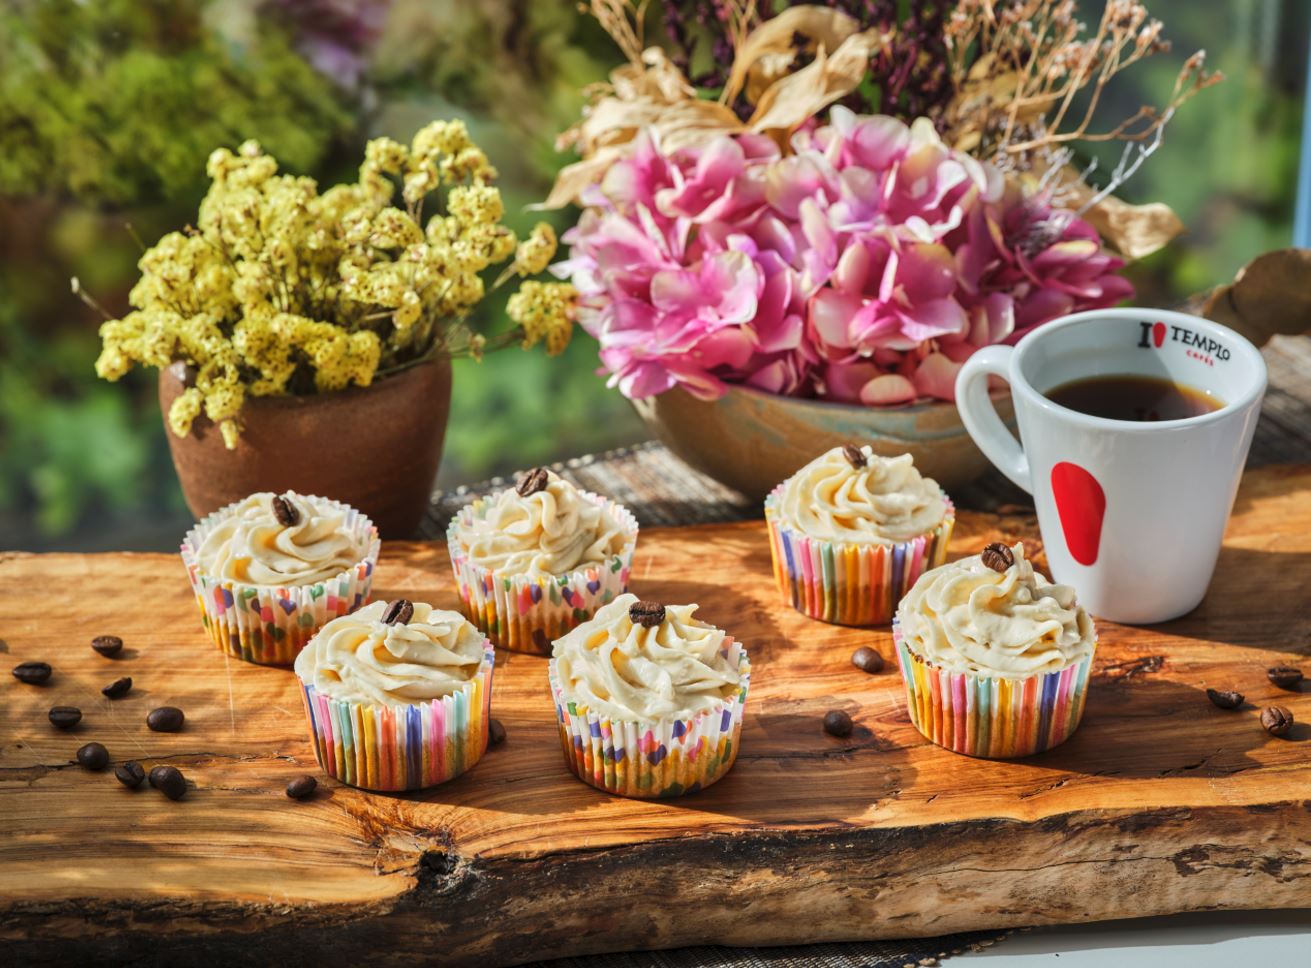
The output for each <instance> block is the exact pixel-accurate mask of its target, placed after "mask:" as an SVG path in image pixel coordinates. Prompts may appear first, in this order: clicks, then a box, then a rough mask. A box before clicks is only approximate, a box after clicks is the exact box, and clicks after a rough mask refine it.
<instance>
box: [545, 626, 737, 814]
mask: <svg viewBox="0 0 1311 968" xmlns="http://www.w3.org/2000/svg"><path fill="white" fill-rule="evenodd" d="M725 643H726V644H725V648H726V649H728V650H729V651H728V652H727V653H726V654H727V655H729V656H733V655H734V654H736V659H737V667H738V672H739V673H740V674H741V677H742V678H741V685H742V688H741V689H739V690H738V693H737V695H736V696H733V697H732V698H731V699H726V700H724V701H722V702H721V703H719V704H718V705H716V706H713V707H711V708H710V709H707V710H705V711H703V712H700V713H697V714H696V715H695V716H692V717H690V718H688V719H668V720H648V721H625V720H612V719H609V718H608V717H605V716H601V715H599V714H598V713H595V712H593V711H591V710H589V709H588V708H587V707H586V706H585V705H583V704H582V703H579V702H575V701H573V700H571V699H568V698H566V696H565V694H564V689H563V688H562V686H561V684H560V679H559V676H558V675H557V674H556V662H555V659H551V661H550V663H549V677H550V682H551V695H552V696H553V697H554V698H555V714H556V723H557V725H558V726H559V728H560V744H561V746H562V747H563V748H564V758H565V763H566V765H567V766H568V767H569V770H570V772H571V773H573V774H574V776H576V777H578V779H580V780H582V781H583V782H584V783H586V784H587V785H588V786H593V787H596V788H597V789H598V790H604V791H605V792H606V793H614V794H617V795H618V796H622V797H636V798H640V799H657V798H669V797H679V796H683V795H685V794H688V793H696V792H697V791H698V790H704V789H705V788H706V787H708V786H710V784H712V783H714V782H716V781H717V780H719V779H720V778H721V777H723V775H724V774H725V773H727V772H728V771H729V768H730V767H732V765H733V761H734V760H736V759H737V747H738V738H739V736H740V735H741V732H742V709H743V707H744V706H745V705H746V701H747V687H748V686H749V685H750V681H751V661H750V660H749V659H748V658H747V653H746V650H745V649H743V648H742V646H741V645H740V644H738V643H737V642H735V641H734V640H732V639H726V640H725Z"/></svg>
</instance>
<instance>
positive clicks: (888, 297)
mask: <svg viewBox="0 0 1311 968" xmlns="http://www.w3.org/2000/svg"><path fill="white" fill-rule="evenodd" d="M790 147H791V153H790V154H787V155H784V154H783V153H782V152H780V150H779V148H778V144H777V143H776V142H775V141H774V140H772V139H771V138H769V137H766V136H763V135H760V134H754V133H749V132H741V133H736V134H725V135H722V136H719V137H717V138H714V139H713V140H709V141H707V142H705V143H702V144H696V145H690V146H687V147H683V148H680V149H678V150H674V151H665V150H663V149H662V147H661V144H660V141H659V138H658V136H657V135H656V134H655V133H654V132H650V131H648V132H644V133H643V134H641V135H639V136H638V139H637V142H636V143H635V145H634V147H633V150H632V151H631V152H629V153H628V154H627V155H626V156H625V157H622V158H620V159H618V160H616V161H614V163H613V164H611V165H610V166H609V167H608V168H607V169H606V171H605V174H604V176H603V177H602V178H601V179H600V181H599V182H598V183H596V184H594V185H591V186H589V187H587V188H586V189H584V190H583V192H582V194H581V201H582V203H583V205H584V206H585V211H584V213H583V215H582V218H581V219H580V221H579V223H578V224H577V225H576V226H575V227H574V228H573V229H571V230H570V231H569V232H568V233H566V235H565V236H564V241H565V242H567V243H568V244H569V246H570V254H569V258H568V259H567V261H565V262H562V263H560V264H558V265H557V266H556V267H555V271H556V273H557V274H558V275H560V276H562V277H564V276H567V277H569V278H570V279H571V281H572V282H573V284H574V286H575V287H576V288H577V290H578V293H579V305H578V321H579V323H580V324H581V325H582V326H583V327H584V328H585V329H586V330H587V331H588V332H589V333H591V334H592V335H593V336H594V337H595V338H596V339H597V340H598V341H599V342H600V353H601V360H602V363H603V364H604V367H605V369H606V370H607V371H608V372H609V373H610V382H611V384H612V385H616V386H618V387H619V388H620V390H621V391H622V392H623V393H624V394H625V395H626V396H628V397H630V398H634V399H639V398H644V397H649V396H652V395H654V394H659V393H663V392H664V391H666V390H668V389H670V388H671V387H674V386H681V387H682V388H684V389H685V390H687V391H688V392H690V393H693V394H695V395H697V396H699V397H702V398H715V397H718V396H720V395H722V394H723V393H724V392H725V391H726V389H727V387H728V386H729V385H733V384H740V385H746V386H751V387H756V388H758V389H761V390H764V391H767V392H770V393H777V394H786V395H791V396H803V397H816V398H822V399H828V400H835V401H843V402H849V403H850V402H859V403H863V404H866V405H870V406H889V405H896V404H902V403H909V402H911V401H913V400H916V399H920V398H933V399H938V400H951V399H953V384H954V380H955V376H956V372H957V370H958V369H959V368H960V365H961V363H962V362H963V361H964V360H965V359H966V358H967V357H968V356H969V355H970V354H971V353H973V352H974V351H975V350H976V349H978V348H979V347H981V346H987V345H989V344H992V343H999V342H1009V341H1013V340H1015V339H1018V338H1019V337H1020V336H1022V335H1023V334H1024V333H1026V332H1027V331H1028V330H1030V329H1032V328H1033V327H1035V326H1038V325H1041V324H1042V323H1044V322H1046V321H1048V320H1051V319H1053V318H1055V317H1057V316H1060V315H1063V314H1066V313H1070V312H1076V311H1079V310H1084V309H1093V308H1097V307H1102V306H1109V305H1112V304H1114V303H1117V302H1119V301H1120V300H1122V299H1124V298H1126V297H1127V296H1129V295H1130V294H1131V293H1132V287H1131V286H1130V284H1129V283H1128V282H1127V281H1126V280H1125V279H1123V278H1122V277H1121V276H1119V275H1118V274H1117V272H1118V270H1119V269H1120V268H1121V267H1122V266H1123V261H1122V260H1121V259H1120V258H1118V257H1116V256H1114V255H1112V254H1110V253H1108V252H1107V251H1106V250H1105V249H1104V248H1103V246H1102V242H1101V239H1100V238H1099V237H1098V234H1097V232H1096V231H1095V230H1094V229H1093V228H1092V226H1090V225H1089V224H1088V223H1087V222H1085V221H1083V220H1082V219H1080V218H1079V217H1077V216H1076V215H1074V214H1073V213H1072V212H1070V211H1068V210H1063V209H1059V208H1053V207H1052V206H1051V205H1050V204H1049V202H1048V201H1047V200H1046V196H1045V195H1044V194H1043V193H1041V192H1032V193H1026V192H1025V191H1023V190H1022V189H1021V188H1019V187H1018V186H1017V183H1016V182H1015V180H1013V179H1009V180H1008V179H1006V178H1004V177H1003V175H1002V173H1001V171H1000V170H998V169H997V168H996V167H994V166H993V165H991V164H989V163H987V162H984V161H980V160H978V159H976V158H974V157H972V156H970V155H968V154H966V153H964V152H961V151H958V150H955V149H952V148H950V147H948V146H947V145H946V144H944V143H943V141H942V140H941V139H940V138H939V136H938V134H937V133H936V131H935V129H934V126H933V123H932V122H930V121H928V120H927V119H920V120H917V121H915V122H914V123H912V124H910V125H906V124H904V123H902V122H901V121H899V120H897V119H895V118H892V117H884V116H858V115H855V114H853V113H852V112H851V111H849V110H847V109H845V108H843V107H840V106H835V107H833V108H832V109H831V110H830V112H829V123H828V124H824V125H819V124H816V123H815V122H813V121H812V122H809V123H807V124H806V125H804V126H803V127H802V128H801V129H800V130H798V131H797V132H796V133H795V134H793V136H792V139H791V142H790Z"/></svg>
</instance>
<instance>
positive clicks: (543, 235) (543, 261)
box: [514, 222, 556, 276]
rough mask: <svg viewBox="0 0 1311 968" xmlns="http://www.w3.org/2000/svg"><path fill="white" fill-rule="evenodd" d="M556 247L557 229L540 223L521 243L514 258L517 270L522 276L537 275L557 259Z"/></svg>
mask: <svg viewBox="0 0 1311 968" xmlns="http://www.w3.org/2000/svg"><path fill="white" fill-rule="evenodd" d="M555 246H556V241H555V229H553V228H551V226H550V225H548V224H547V223H546V222H538V223H537V224H536V225H534V226H533V231H532V233H531V234H530V235H529V236H528V238H526V239H524V240H523V241H522V242H520V243H519V249H518V251H517V252H516V253H515V256H514V267H515V270H516V271H517V272H518V273H519V274H520V275H525V276H535V275H537V273H539V272H542V271H543V270H544V269H545V268H546V267H547V266H548V265H550V264H551V260H552V259H554V258H555Z"/></svg>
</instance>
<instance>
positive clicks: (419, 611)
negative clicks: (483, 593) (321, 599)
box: [296, 602, 484, 706]
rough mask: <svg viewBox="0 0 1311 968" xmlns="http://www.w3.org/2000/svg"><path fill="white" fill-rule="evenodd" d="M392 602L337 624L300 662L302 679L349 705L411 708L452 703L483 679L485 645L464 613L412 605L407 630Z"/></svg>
mask: <svg viewBox="0 0 1311 968" xmlns="http://www.w3.org/2000/svg"><path fill="white" fill-rule="evenodd" d="M386 610H387V603H386V602H374V603H373V604H371V605H366V606H365V607H364V608H361V609H360V610H358V611H356V612H352V613H351V614H350V615H342V616H340V617H339V618H334V619H333V620H332V621H331V622H329V623H328V624H327V625H325V626H323V628H321V629H320V630H319V632H318V634H317V635H315V636H314V638H313V639H311V640H310V643H309V645H307V646H305V648H304V649H302V650H301V653H300V655H298V656H296V675H297V676H299V677H300V678H301V679H302V680H303V681H305V682H308V683H310V684H311V685H313V686H314V688H315V689H317V690H318V691H319V692H321V693H323V694H324V695H326V696H330V697H331V698H333V699H341V700H345V701H348V702H375V703H384V704H386V705H389V706H409V705H413V704H414V703H421V702H427V701H429V700H432V699H440V698H441V697H443V696H449V695H450V694H451V693H453V692H455V691H456V690H457V689H459V688H460V687H461V686H463V685H464V684H465V683H466V682H468V681H469V680H470V679H472V678H474V676H476V675H477V674H478V670H479V668H480V667H481V665H482V661H483V650H484V644H483V643H484V638H483V635H482V633H481V632H479V631H478V630H477V629H476V628H475V627H474V626H473V625H472V624H471V623H470V622H469V621H468V620H466V619H465V617H464V616H463V615H461V614H460V613H459V612H449V611H445V610H443V609H438V608H433V607H432V606H431V605H425V604H424V603H423V602H415V603H414V615H413V616H412V617H411V619H410V621H409V623H408V624H406V625H387V624H384V623H383V621H382V616H383V613H384V612H385V611H386Z"/></svg>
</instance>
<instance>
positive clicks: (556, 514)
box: [446, 467, 637, 655]
mask: <svg viewBox="0 0 1311 968" xmlns="http://www.w3.org/2000/svg"><path fill="white" fill-rule="evenodd" d="M446 540H447V544H448V546H449V547H450V552H451V566H452V568H453V569H454V572H455V583H456V586H457V588H458V590H459V593H460V603H461V607H462V608H463V609H464V613H465V614H466V615H467V616H469V619H470V621H472V622H473V623H474V624H475V625H477V626H478V627H479V628H480V629H482V630H483V631H484V632H486V633H487V635H488V636H489V637H490V638H491V640H492V641H493V642H495V643H496V644H497V645H498V646H504V647H505V648H507V649H512V650H514V651H516V652H534V653H537V654H538V655H547V654H548V653H550V651H551V641H552V640H553V639H555V638H558V637H559V636H561V635H563V634H564V633H565V632H568V631H569V630H570V629H571V628H574V627H575V626H576V625H578V623H579V622H585V621H587V619H589V618H591V617H592V615H594V614H595V613H596V610H597V609H598V608H600V607H601V606H603V605H606V604H608V603H609V602H612V601H614V598H615V596H616V595H622V594H623V593H624V592H625V591H627V590H628V574H629V570H630V569H631V568H632V564H633V548H634V547H636V545H637V520H636V519H635V518H634V517H633V516H632V515H631V514H629V513H628V511H627V509H625V508H624V507H622V506H621V505H619V504H615V503H614V502H613V501H610V500H607V499H606V498H603V497H598V496H597V495H595V494H591V493H589V492H587V491H582V490H579V489H578V488H576V487H574V485H572V484H570V483H569V482H568V481H566V480H565V479H564V478H562V477H560V476H559V475H558V474H555V473H554V472H552V471H549V470H546V469H545V468H542V467H538V468H535V469H534V470H532V471H529V472H528V473H527V474H525V475H524V476H523V478H522V479H521V480H520V481H519V484H518V486H517V487H514V488H510V489H507V490H504V491H501V492H500V493H499V494H496V495H494V496H493V497H490V498H486V499H481V500H477V501H474V502H473V504H471V505H469V506H468V507H467V508H465V509H464V510H462V511H461V512H460V513H459V514H458V515H457V516H456V518H455V520H453V521H452V522H451V526H450V528H449V529H448V530H447V533H446Z"/></svg>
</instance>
